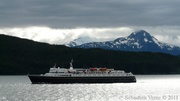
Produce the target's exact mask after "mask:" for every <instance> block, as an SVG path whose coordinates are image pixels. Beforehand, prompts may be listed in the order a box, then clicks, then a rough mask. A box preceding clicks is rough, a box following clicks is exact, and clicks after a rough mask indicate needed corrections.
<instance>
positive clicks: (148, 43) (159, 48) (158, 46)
mask: <svg viewBox="0 0 180 101" xmlns="http://www.w3.org/2000/svg"><path fill="white" fill-rule="evenodd" d="M73 47H76V48H101V49H107V50H116V51H139V52H162V53H168V54H172V55H180V47H178V46H175V45H170V44H167V43H163V42H160V41H158V40H157V39H156V38H155V37H154V36H151V34H150V33H148V32H146V31H145V30H139V31H135V32H132V33H131V34H130V35H129V36H127V37H120V38H117V39H115V40H112V41H104V42H89V43H84V44H81V45H76V46H73Z"/></svg>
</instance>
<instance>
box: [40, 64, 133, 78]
mask: <svg viewBox="0 0 180 101" xmlns="http://www.w3.org/2000/svg"><path fill="white" fill-rule="evenodd" d="M72 62H73V61H71V62H70V68H69V69H66V68H60V67H58V68H57V67H56V66H54V67H52V68H50V70H49V73H46V74H44V75H43V76H57V77H58V76H71V77H83V76H85V77H86V76H90V77H94V76H134V75H133V74H132V73H131V72H130V73H126V72H125V71H123V70H114V69H107V68H105V67H103V68H96V67H93V68H90V69H80V68H79V69H74V68H73V65H72Z"/></svg>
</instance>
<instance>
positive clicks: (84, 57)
mask: <svg viewBox="0 0 180 101" xmlns="http://www.w3.org/2000/svg"><path fill="white" fill-rule="evenodd" d="M72 58H73V60H74V62H73V66H74V68H89V67H109V68H115V69H122V70H125V71H126V72H132V73H134V74H174V73H176V74H177V73H180V57H179V56H172V55H169V54H163V53H151V52H124V51H110V50H102V49H78V48H69V47H66V46H62V45H49V44H46V43H38V42H34V41H31V40H26V39H20V38H16V37H11V36H6V35H0V75H25V74H28V73H30V74H39V73H45V72H48V71H49V68H50V67H52V66H53V65H54V64H55V63H56V65H57V66H59V67H63V68H69V62H70V61H71V59H72Z"/></svg>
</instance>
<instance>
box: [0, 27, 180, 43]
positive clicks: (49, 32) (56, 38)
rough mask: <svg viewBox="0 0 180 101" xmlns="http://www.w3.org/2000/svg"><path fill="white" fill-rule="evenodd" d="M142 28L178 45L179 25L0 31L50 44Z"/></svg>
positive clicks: (108, 36) (103, 38)
mask: <svg viewBox="0 0 180 101" xmlns="http://www.w3.org/2000/svg"><path fill="white" fill-rule="evenodd" d="M139 29H144V30H146V31H147V32H149V33H150V34H151V35H152V36H154V37H156V38H157V39H158V40H159V41H161V42H165V43H169V44H174V45H178V46H180V34H179V32H180V26H174V27H173V26H159V27H144V26H138V27H137V26H129V27H113V28H74V29H54V28H49V27H24V28H2V29H0V33H3V34H6V35H12V36H17V37H21V38H27V39H31V40H34V41H39V42H46V43H50V44H65V43H67V42H69V41H72V40H74V39H76V38H78V37H80V36H89V37H92V38H96V39H98V40H99V41H107V40H114V39H116V38H119V37H126V36H128V35H130V34H131V33H132V32H133V31H135V30H139Z"/></svg>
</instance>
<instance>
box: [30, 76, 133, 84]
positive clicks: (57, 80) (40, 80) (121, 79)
mask: <svg viewBox="0 0 180 101" xmlns="http://www.w3.org/2000/svg"><path fill="white" fill-rule="evenodd" d="M28 77H29V79H30V80H31V82H32V84H67V83H134V82H136V78H135V76H118V77H117V76H111V77H103V76H101V77H51V76H39V75H28Z"/></svg>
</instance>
